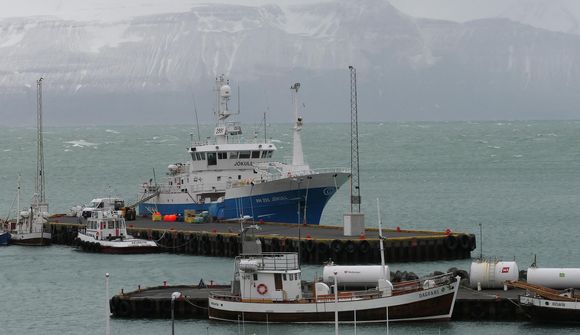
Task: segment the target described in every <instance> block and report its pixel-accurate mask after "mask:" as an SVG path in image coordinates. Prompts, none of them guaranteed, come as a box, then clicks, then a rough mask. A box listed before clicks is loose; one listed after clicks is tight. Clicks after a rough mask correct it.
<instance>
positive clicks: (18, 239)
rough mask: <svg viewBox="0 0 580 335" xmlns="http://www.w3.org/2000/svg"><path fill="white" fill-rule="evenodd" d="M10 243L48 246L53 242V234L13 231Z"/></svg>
mask: <svg viewBox="0 0 580 335" xmlns="http://www.w3.org/2000/svg"><path fill="white" fill-rule="evenodd" d="M10 243H11V244H16V245H25V246H47V245H50V244H51V243H52V235H51V234H50V233H48V232H32V233H12V238H11V240H10Z"/></svg>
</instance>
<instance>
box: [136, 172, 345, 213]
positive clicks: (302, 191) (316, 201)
mask: <svg viewBox="0 0 580 335" xmlns="http://www.w3.org/2000/svg"><path fill="white" fill-rule="evenodd" d="M349 176H350V175H349V174H348V173H320V174H313V175H308V176H300V177H289V178H282V179H278V180H274V181H268V182H263V183H256V184H251V183H248V185H245V186H241V187H236V188H231V189H228V190H227V191H226V193H225V196H224V199H223V201H221V202H210V203H204V204H196V203H193V202H179V201H171V200H170V199H171V195H164V194H160V195H159V197H156V198H153V199H151V200H150V201H148V202H145V203H142V204H140V205H139V213H140V214H143V213H150V212H151V211H158V212H160V213H161V214H163V215H164V214H181V215H183V212H184V210H187V209H193V210H196V211H198V212H199V211H208V212H209V214H210V215H211V216H212V217H215V218H217V219H219V220H228V219H236V218H240V217H243V216H250V217H253V218H254V219H255V220H263V221H266V222H282V223H299V224H303V223H307V224H318V223H319V222H320V218H321V216H322V212H323V210H324V207H325V206H326V204H327V202H328V201H329V200H330V198H331V197H332V196H333V195H334V194H335V193H336V191H337V189H338V188H339V187H340V186H342V185H343V184H344V183H345V182H346V181H347V180H348V178H349ZM181 196H183V195H181Z"/></svg>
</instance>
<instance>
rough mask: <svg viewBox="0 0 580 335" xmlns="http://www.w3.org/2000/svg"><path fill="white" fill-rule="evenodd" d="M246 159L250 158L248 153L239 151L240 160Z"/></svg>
mask: <svg viewBox="0 0 580 335" xmlns="http://www.w3.org/2000/svg"><path fill="white" fill-rule="evenodd" d="M248 158H250V152H249V151H240V159H248Z"/></svg>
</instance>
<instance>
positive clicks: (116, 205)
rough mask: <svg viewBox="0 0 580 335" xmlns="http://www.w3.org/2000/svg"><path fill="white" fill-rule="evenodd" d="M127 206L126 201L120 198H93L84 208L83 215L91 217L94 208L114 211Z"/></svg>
mask: <svg viewBox="0 0 580 335" xmlns="http://www.w3.org/2000/svg"><path fill="white" fill-rule="evenodd" d="M124 207H125V201H124V200H123V199H120V198H97V199H93V200H92V201H91V203H90V204H88V205H87V206H86V207H84V208H83V210H82V215H83V217H84V218H85V219H86V218H89V217H91V213H92V212H93V211H94V210H97V209H99V210H102V209H110V210H114V211H120V210H121V209H123V208H124Z"/></svg>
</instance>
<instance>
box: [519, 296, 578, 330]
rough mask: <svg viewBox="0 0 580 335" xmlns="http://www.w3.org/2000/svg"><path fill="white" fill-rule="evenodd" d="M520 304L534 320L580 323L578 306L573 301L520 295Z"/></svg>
mask: <svg viewBox="0 0 580 335" xmlns="http://www.w3.org/2000/svg"><path fill="white" fill-rule="evenodd" d="M520 306H521V307H522V308H523V309H524V311H525V312H526V314H528V315H529V317H530V320H532V321H534V322H546V323H576V324H577V323H580V306H578V303H577V302H575V301H555V300H549V299H542V298H534V297H525V296H521V297H520Z"/></svg>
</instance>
